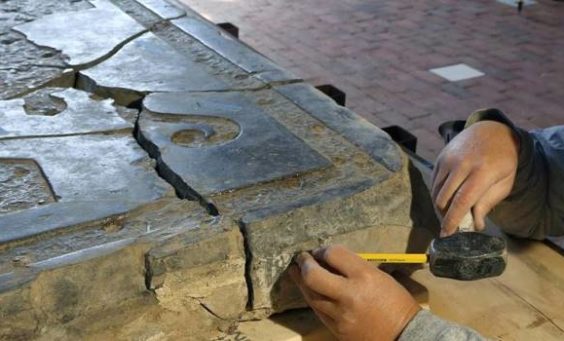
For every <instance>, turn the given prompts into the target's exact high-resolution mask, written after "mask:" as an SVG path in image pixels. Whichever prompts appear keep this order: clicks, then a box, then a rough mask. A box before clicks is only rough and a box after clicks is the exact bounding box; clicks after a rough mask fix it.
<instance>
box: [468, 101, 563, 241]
mask: <svg viewBox="0 0 564 341" xmlns="http://www.w3.org/2000/svg"><path fill="white" fill-rule="evenodd" d="M483 120H493V121H498V122H501V123H504V124H506V125H508V126H509V127H511V128H512V129H513V131H514V133H515V134H516V135H517V136H518V138H519V141H520V150H519V164H518V168H517V175H516V178H515V183H514V184H513V189H512V191H511V193H510V194H509V196H508V197H507V198H506V199H505V200H503V201H502V202H501V203H499V204H498V205H497V206H496V207H495V208H494V209H493V211H492V212H491V213H490V215H489V218H490V219H492V221H493V222H495V223H496V224H497V225H498V226H499V227H500V228H501V229H503V230H504V231H505V232H507V233H509V234H512V235H515V236H518V237H524V238H533V239H539V240H540V239H544V238H545V237H547V236H561V235H564V126H558V127H552V128H547V129H542V130H536V131H532V132H527V131H525V130H523V129H520V128H518V127H516V126H515V125H514V124H513V123H512V122H511V121H510V120H509V119H508V118H507V117H506V116H505V115H504V114H503V113H502V112H501V111H499V110H497V109H487V110H481V111H477V112H475V113H473V114H472V115H471V116H470V118H469V119H468V120H467V123H466V126H470V125H471V124H473V123H475V122H478V121H483Z"/></svg>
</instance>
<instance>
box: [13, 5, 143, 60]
mask: <svg viewBox="0 0 564 341" xmlns="http://www.w3.org/2000/svg"><path fill="white" fill-rule="evenodd" d="M92 3H93V4H94V5H95V6H96V8H93V9H87V10H82V11H78V12H74V13H54V14H51V15H46V16H44V17H42V18H38V19H36V20H34V21H32V22H29V23H25V24H22V25H18V26H15V27H14V30H16V31H18V32H21V33H23V34H24V35H25V36H26V37H27V39H28V40H30V41H32V42H33V43H35V44H37V45H40V46H46V47H50V48H53V49H55V50H58V51H61V52H62V53H63V55H65V56H66V57H67V60H66V62H67V64H68V65H70V66H73V67H77V66H86V65H91V64H93V63H95V62H97V61H100V60H103V59H105V58H108V57H109V56H110V55H111V54H112V53H114V52H115V51H116V50H117V49H119V47H120V46H121V45H123V44H124V43H125V42H127V41H128V40H129V39H131V38H132V37H134V36H136V35H137V34H139V33H141V32H142V31H144V30H145V28H144V27H143V26H141V25H140V24H139V23H137V22H136V21H135V20H133V19H132V18H131V17H130V16H128V15H127V14H125V13H123V12H122V11H121V10H119V8H117V7H115V6H114V5H113V4H111V2H109V1H107V0H97V1H92ZM77 37H80V39H77Z"/></svg>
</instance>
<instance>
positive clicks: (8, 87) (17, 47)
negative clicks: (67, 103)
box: [0, 0, 92, 99]
mask: <svg viewBox="0 0 564 341" xmlns="http://www.w3.org/2000/svg"><path fill="white" fill-rule="evenodd" d="M89 8H92V5H91V4H90V3H89V2H87V1H86V0H78V1H59V0H42V1H35V0H17V1H13V0H12V1H2V2H0V56H2V58H0V99H6V98H10V97H13V96H16V95H18V94H19V93H22V92H25V91H28V90H30V89H34V88H36V87H37V86H40V85H42V84H45V83H47V82H53V83H56V82H57V81H59V80H58V78H61V76H62V75H63V71H64V68H65V67H66V64H65V63H64V61H63V58H62V56H61V54H60V53H59V52H57V51H55V50H53V49H50V48H45V47H39V46H36V45H35V44H33V43H32V42H30V41H28V40H26V39H25V36H24V35H22V34H20V33H18V32H16V31H13V30H11V28H12V27H14V26H16V25H20V24H24V23H27V22H31V21H33V20H34V19H36V18H39V17H41V16H43V15H48V14H52V13H55V12H56V13H63V12H72V11H78V10H83V9H89ZM63 78H64V77H63ZM59 82H60V85H63V84H65V85H70V84H72V81H66V83H65V82H64V79H63V81H59Z"/></svg>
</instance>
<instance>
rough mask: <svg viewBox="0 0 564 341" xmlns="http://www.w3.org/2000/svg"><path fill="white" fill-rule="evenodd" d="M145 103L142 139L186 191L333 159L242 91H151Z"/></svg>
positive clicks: (243, 182) (232, 185)
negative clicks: (189, 92)
mask: <svg viewBox="0 0 564 341" xmlns="http://www.w3.org/2000/svg"><path fill="white" fill-rule="evenodd" d="M143 105H144V107H145V108H146V111H145V112H144V113H143V114H142V115H141V118H140V122H139V127H140V129H139V131H138V134H139V136H140V139H141V140H142V144H143V145H144V146H145V148H146V149H147V150H149V151H150V153H151V154H152V156H153V157H155V158H156V159H158V162H159V163H160V164H161V168H166V169H169V170H170V172H171V174H170V175H169V176H167V178H169V182H171V183H172V182H175V187H176V188H177V189H179V190H180V191H181V192H184V193H188V191H189V189H188V187H189V188H192V189H193V190H195V191H196V192H198V193H199V194H200V195H210V194H214V193H220V192H224V191H228V190H233V189H237V188H241V187H245V186H249V185H254V184H257V183H261V182H267V181H272V180H276V179H279V178H285V177H291V176H295V175H297V174H303V173H306V172H310V171H313V170H319V169H322V168H324V167H327V166H328V165H329V162H328V161H327V160H326V159H325V158H323V157H322V156H321V155H319V154H318V153H317V152H315V151H314V150H312V149H311V148H310V147H308V146H307V145H306V144H304V143H303V142H301V141H300V140H299V139H297V138H296V137H295V136H294V135H292V134H291V133H290V132H289V131H287V130H286V129H285V128H284V127H283V126H281V125H280V124H279V123H278V122H276V121H275V120H273V119H272V118H270V117H268V115H266V114H265V113H264V112H263V111H262V110H261V109H260V108H259V107H258V106H257V105H254V104H253V103H251V102H249V101H248V100H246V98H245V97H244V96H242V95H241V94H240V93H215V94H191V95H187V94H182V93H180V94H176V93H173V94H151V95H149V96H148V97H147V98H146V99H145V101H144V104H143ZM177 182H180V183H177ZM184 187H186V188H184Z"/></svg>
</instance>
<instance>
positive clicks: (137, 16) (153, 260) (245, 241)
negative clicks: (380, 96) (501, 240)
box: [0, 0, 438, 340]
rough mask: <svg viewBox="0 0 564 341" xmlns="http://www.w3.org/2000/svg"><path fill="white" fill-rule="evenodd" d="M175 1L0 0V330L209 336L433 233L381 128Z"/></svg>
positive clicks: (413, 175)
mask: <svg viewBox="0 0 564 341" xmlns="http://www.w3.org/2000/svg"><path fill="white" fill-rule="evenodd" d="M93 4H94V5H93ZM175 6H176V5H174V4H169V3H168V2H166V0H92V1H91V2H88V1H80V0H78V1H75V0H73V1H58V0H44V1H35V0H33V1H32V0H17V1H16V0H10V1H0V55H1V56H2V58H0V99H2V100H1V101H0V316H1V317H2V318H1V319H0V339H45V340H51V339H104V340H106V339H108V340H113V339H140V340H149V339H197V340H205V339H210V338H211V336H217V331H218V329H221V330H224V331H226V330H227V331H229V330H232V327H233V326H232V324H233V323H236V322H237V321H238V320H241V319H247V318H262V317H265V316H268V315H269V314H272V313H275V312H279V311H283V310H286V309H291V308H295V307H302V306H304V302H303V300H302V299H301V296H300V295H299V293H298V291H297V290H296V287H295V286H294V285H293V283H292V282H291V281H290V280H289V279H288V276H287V274H286V269H287V267H288V265H289V263H290V261H291V259H292V257H293V256H294V255H295V254H296V253H297V252H299V251H303V250H311V249H313V248H316V247H318V246H320V245H327V244H330V243H336V242H339V243H344V244H346V245H348V246H349V247H351V248H352V249H353V250H355V251H365V252H370V251H374V252H376V251H382V252H384V251H385V252H393V251H405V250H406V249H408V250H409V251H423V250H424V249H425V247H426V242H427V241H428V240H429V239H430V237H431V235H432V234H433V233H436V228H437V226H438V224H437V221H436V219H435V217H434V215H433V208H432V205H431V204H430V200H429V198H428V194H427V193H426V188H425V187H424V185H423V184H422V182H421V179H420V176H419V173H418V172H417V171H415V170H414V168H413V167H411V165H410V164H409V162H408V159H407V158H406V156H405V155H404V154H403V153H402V152H401V150H400V149H399V147H398V146H397V145H396V144H395V143H393V142H392V141H391V139H390V138H389V136H388V135H386V134H385V133H383V132H382V131H381V130H380V129H378V128H376V127H373V126H372V125H370V124H369V123H367V122H366V121H365V120H363V119H361V118H360V117H358V116H357V115H355V114H354V113H352V112H351V111H349V110H348V109H346V108H343V107H340V106H337V105H336V104H335V103H334V102H333V101H332V100H330V99H329V98H328V97H326V96H324V95H323V94H321V93H320V92H318V91H317V90H315V89H314V88H313V87H311V86H309V85H307V84H304V83H303V82H301V81H300V80H299V79H296V77H294V76H293V75H291V74H289V73H288V72H286V71H285V70H283V69H282V68H280V67H278V66H277V65H275V64H273V63H272V62H271V61H270V60H268V59H267V58H265V57H264V56H261V55H259V54H258V53H256V51H254V50H253V49H251V48H249V47H248V46H245V45H244V44H242V43H241V42H239V41H238V40H235V39H233V38H231V37H229V36H226V35H224V34H223V33H222V32H221V31H220V30H219V29H217V28H216V27H215V26H214V25H213V24H212V23H209V22H207V21H205V20H204V19H203V18H201V17H200V16H199V15H197V14H196V13H194V12H192V11H190V10H189V9H186V11H184V10H182V9H178V8H176V7H175ZM185 12H186V17H185V18H179V17H181V16H184V15H185ZM174 18H179V19H174ZM172 19H174V20H172ZM14 26H17V28H16V29H17V30H20V31H21V32H25V34H26V35H27V36H28V38H29V40H28V39H26V38H25V36H24V35H22V34H21V33H18V32H16V31H15V30H12V28H13V27H14ZM32 41H33V42H35V43H36V44H40V45H46V46H49V47H40V46H37V45H35V44H34V43H33V42H32ZM56 49H59V50H61V52H60V51H58V50H56ZM65 56H66V57H68V58H67V59H65V58H66V57H65ZM69 64H70V65H72V66H74V69H65V68H66V67H68V65H69ZM55 87H59V88H58V89H56V88H55ZM151 157H152V158H154V160H152V159H151ZM186 199H189V200H186Z"/></svg>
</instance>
